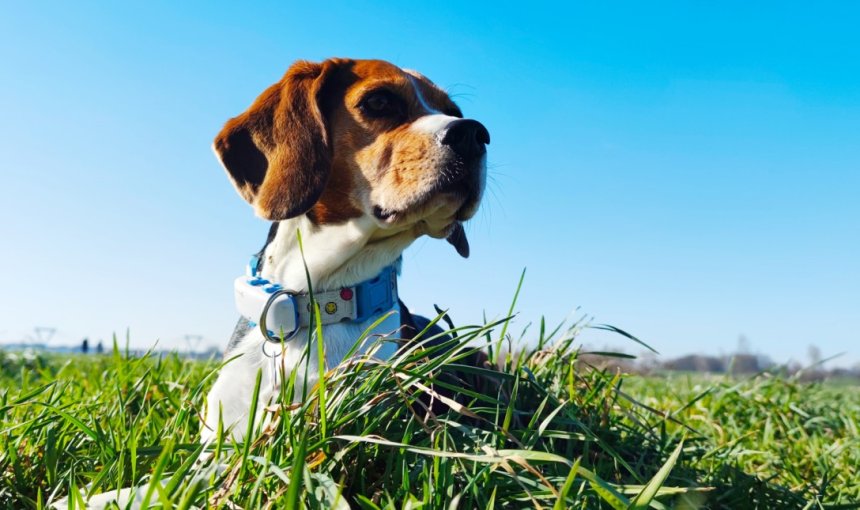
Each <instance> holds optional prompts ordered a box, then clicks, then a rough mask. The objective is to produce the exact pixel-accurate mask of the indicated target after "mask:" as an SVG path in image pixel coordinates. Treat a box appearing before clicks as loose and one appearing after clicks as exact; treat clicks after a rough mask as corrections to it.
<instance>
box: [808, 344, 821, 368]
mask: <svg viewBox="0 0 860 510" xmlns="http://www.w3.org/2000/svg"><path fill="white" fill-rule="evenodd" d="M806 355H807V356H808V357H809V364H810V365H813V366H814V365H818V364H819V363H821V349H819V348H818V346H817V345H811V344H810V346H809V348H808V349H807V350H806Z"/></svg>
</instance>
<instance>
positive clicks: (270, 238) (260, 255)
mask: <svg viewBox="0 0 860 510" xmlns="http://www.w3.org/2000/svg"><path fill="white" fill-rule="evenodd" d="M278 225H279V223H278V222H277V221H274V222H272V226H271V227H269V234H268V235H267V236H266V244H264V245H263V247H262V248H260V251H258V252H257V267H256V268H255V269H256V270H257V274H260V271H262V270H263V262H264V255H266V248H268V247H269V245H270V244H272V241H273V240H274V239H275V235H277V233H278Z"/></svg>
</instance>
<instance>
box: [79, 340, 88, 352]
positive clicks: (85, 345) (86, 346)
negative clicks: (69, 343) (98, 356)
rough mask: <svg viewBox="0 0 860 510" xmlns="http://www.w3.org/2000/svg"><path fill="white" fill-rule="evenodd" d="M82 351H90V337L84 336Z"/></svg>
mask: <svg viewBox="0 0 860 510" xmlns="http://www.w3.org/2000/svg"><path fill="white" fill-rule="evenodd" d="M81 352H82V353H84V354H86V353H88V352H90V339H89V338H84V341H83V342H81Z"/></svg>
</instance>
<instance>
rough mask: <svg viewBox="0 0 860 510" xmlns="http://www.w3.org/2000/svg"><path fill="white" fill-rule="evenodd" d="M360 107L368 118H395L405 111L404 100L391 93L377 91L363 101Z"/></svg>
mask: <svg viewBox="0 0 860 510" xmlns="http://www.w3.org/2000/svg"><path fill="white" fill-rule="evenodd" d="M358 107H359V108H360V109H361V111H362V113H364V114H365V115H367V116H368V117H377V118H379V117H394V116H396V115H400V114H401V113H402V111H403V100H401V99H400V98H399V97H397V96H396V95H395V94H393V93H392V92H390V91H387V90H377V91H376V92H371V93H370V94H368V95H367V96H365V97H364V99H362V100H361V103H359V105H358Z"/></svg>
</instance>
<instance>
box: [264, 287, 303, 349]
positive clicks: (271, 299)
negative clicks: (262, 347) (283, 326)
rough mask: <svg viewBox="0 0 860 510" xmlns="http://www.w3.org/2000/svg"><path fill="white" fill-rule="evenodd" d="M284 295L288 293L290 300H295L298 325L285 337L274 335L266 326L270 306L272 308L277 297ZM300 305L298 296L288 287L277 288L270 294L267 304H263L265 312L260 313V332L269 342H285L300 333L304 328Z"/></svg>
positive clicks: (294, 305)
mask: <svg viewBox="0 0 860 510" xmlns="http://www.w3.org/2000/svg"><path fill="white" fill-rule="evenodd" d="M282 295H287V296H288V297H289V298H290V300H291V301H292V302H293V310H294V311H295V313H296V327H295V329H293V330H292V331H291V332H290V333H289V335H285V336H284V338H278V337H276V336H272V335H270V334H269V328H268V327H266V316H267V315H268V314H269V308H271V306H272V303H274V302H275V299H277V298H278V297H280V296H282ZM298 306H299V303H298V301H296V298H295V295H294V293H293V292H290V291H289V290H286V289H281V290H277V291H275V292H273V293H272V295H271V296H269V299H268V300H267V301H266V304H265V306H263V313H262V314H261V315H260V332H261V333H262V334H263V338H265V339H266V341H268V342H273V343H284V342H286V341H287V340H290V339H291V338H293V337H294V336H296V335H297V334H298V333H299V330H300V329H302V326H301V324H299V308H298Z"/></svg>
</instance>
